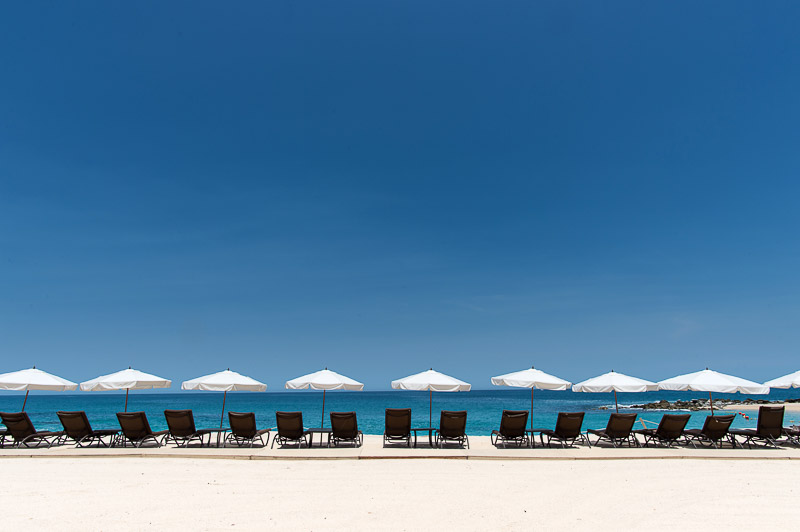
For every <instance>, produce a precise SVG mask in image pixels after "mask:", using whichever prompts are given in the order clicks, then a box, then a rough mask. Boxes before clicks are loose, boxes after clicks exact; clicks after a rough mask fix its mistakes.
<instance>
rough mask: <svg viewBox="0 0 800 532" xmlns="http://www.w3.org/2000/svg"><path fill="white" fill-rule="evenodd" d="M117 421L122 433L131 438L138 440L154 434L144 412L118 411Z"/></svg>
mask: <svg viewBox="0 0 800 532" xmlns="http://www.w3.org/2000/svg"><path fill="white" fill-rule="evenodd" d="M117 421H119V428H120V429H122V434H124V435H125V437H126V438H128V439H129V440H133V441H137V440H141V439H142V438H144V437H145V436H149V435H151V434H153V431H152V430H150V423H148V422H147V414H145V413H144V412H117Z"/></svg>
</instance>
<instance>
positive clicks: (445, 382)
mask: <svg viewBox="0 0 800 532" xmlns="http://www.w3.org/2000/svg"><path fill="white" fill-rule="evenodd" d="M392 388H394V389H395V390H416V391H425V390H428V392H429V394H428V400H429V405H430V406H429V412H428V423H429V424H432V423H433V392H468V391H470V389H471V388H472V385H471V384H469V383H466V382H464V381H460V380H458V379H456V378H454V377H451V376H449V375H445V374H444V373H439V372H438V371H434V370H433V368H431V369H429V370H428V371H423V372H422V373H417V374H414V375H409V376H408V377H405V378H403V379H397V380H396V381H392Z"/></svg>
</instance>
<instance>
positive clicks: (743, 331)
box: [0, 1, 800, 389]
mask: <svg viewBox="0 0 800 532" xmlns="http://www.w3.org/2000/svg"><path fill="white" fill-rule="evenodd" d="M798 16H800V7H799V6H798V5H797V4H795V3H790V2H775V3H770V4H769V5H764V4H754V3H752V2H736V1H734V2H729V1H726V2H704V3H702V4H700V5H698V4H696V3H693V2H677V3H676V2H646V3H642V2H602V3H599V2H589V1H585V2H578V1H576V2H562V1H553V2H504V3H502V5H497V4H488V3H480V2H469V1H468V2H436V3H435V5H431V3H429V2H394V3H389V4H387V3H385V2H368V1H363V2H353V1H344V2H336V3H331V2H303V3H302V4H298V3H296V2H270V3H261V2H236V3H234V4H229V5H225V6H222V5H220V4H217V3H211V2H184V3H179V2H170V3H168V5H164V3H163V2H150V3H148V2H136V3H108V2H83V3H77V4H72V3H71V4H68V5H67V4H60V3H38V4H36V5H31V3H19V4H17V5H4V6H2V8H0V70H1V71H2V73H3V74H2V83H0V249H2V255H1V256H0V353H2V356H1V357H0V360H2V364H0V371H12V370H15V369H19V368H22V367H29V366H31V365H33V364H36V365H37V366H38V367H41V368H43V369H46V370H48V371H52V372H54V373H57V374H60V375H62V376H64V377H67V378H71V379H73V380H86V379H89V378H92V377H95V376H97V375H99V374H102V373H108V372H111V371H115V370H117V369H121V368H123V367H127V366H128V365H133V366H134V367H137V368H139V369H142V370H145V371H151V372H154V373H158V374H161V375H163V376H166V377H170V378H173V379H174V380H175V381H180V380H183V379H187V378H191V377H195V376H197V375H200V374H204V373H208V372H212V371H217V370H219V369H224V368H226V367H231V368H232V369H235V370H237V371H240V372H242V373H246V374H249V375H251V376H253V377H255V378H259V379H261V380H264V381H265V382H267V383H268V384H269V385H270V388H272V389H277V388H281V387H282V386H283V382H284V381H285V380H287V379H289V378H293V377H296V376H298V375H300V374H304V373H307V372H310V371H314V370H316V369H320V368H321V367H324V366H328V367H329V368H331V369H335V370H337V371H340V372H342V373H345V374H347V375H349V376H351V377H353V378H356V379H359V380H361V381H363V382H365V383H366V384H367V387H368V389H383V388H387V387H388V385H389V381H390V380H391V379H393V378H399V377H403V376H406V375H409V374H411V373H416V372H418V371H421V370H423V369H427V368H428V367H430V366H433V367H435V368H436V369H439V370H441V371H444V372H446V373H450V374H452V375H454V376H457V377H460V378H463V379H465V380H468V381H470V382H472V383H473V384H474V385H475V386H476V387H481V388H483V387H489V382H488V379H489V377H490V376H492V375H496V374H499V373H504V372H507V371H513V370H516V369H522V368H524V367H528V366H530V365H531V364H535V365H536V366H537V367H539V368H541V369H544V370H545V371H549V372H552V373H555V374H557V375H559V376H562V377H564V378H567V379H571V380H573V381H578V380H581V379H583V378H587V377H591V376H594V375H596V374H599V373H602V372H605V371H608V370H610V369H612V368H613V369H615V370H617V371H623V372H626V373H630V374H633V375H637V376H641V377H645V378H651V379H663V378H667V377H671V376H673V375H676V374H678V373H685V372H689V371H695V370H699V369H702V368H704V367H706V366H709V367H711V368H713V369H717V370H719V371H724V372H728V373H734V374H738V375H740V376H743V377H749V378H753V379H756V380H766V379H768V378H772V377H776V376H778V375H782V374H784V373H788V372H790V371H795V370H797V369H798V367H800V361H798V353H799V352H800V349H799V348H800V327H798V319H800V308H799V307H798V295H800V294H799V292H800V290H799V289H800V281H799V280H798V268H799V267H800V240H799V239H798V236H797V235H798V227H799V224H800V214H799V213H800V209H798V200H800V181H798V175H800V150H798V146H800V126H799V124H800V98H798V94H800V55H798V54H797V53H796V52H797V50H798V49H800V32H797V27H796V21H797V20H798Z"/></svg>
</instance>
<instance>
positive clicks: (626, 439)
mask: <svg viewBox="0 0 800 532" xmlns="http://www.w3.org/2000/svg"><path fill="white" fill-rule="evenodd" d="M636 417H637V414H620V413H613V414H611V415H610V416H609V418H608V424H607V425H606V428H604V429H588V430H587V431H586V441H587V442H589V445H590V446H591V445H594V446H595V447H597V446H598V444H599V443H600V442H601V441H605V442H608V443H610V444H611V446H612V447H614V448H616V447H618V446H622V445H624V444H627V445H628V447H639V446H640V444H639V440H637V439H636V436H635V435H634V433H633V424H634V423H636ZM626 419H627V420H632V421H631V426H630V429H628V431H627V432H628V433H627V434H625V435H620V434H615V430H614V429H612V427H611V425H612V422H613V421H614V420H626ZM620 432H624V431H620ZM589 434H593V435H594V436H597V439H596V440H595V441H594V444H592V441H591V440H590V439H589Z"/></svg>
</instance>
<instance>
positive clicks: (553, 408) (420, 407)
mask: <svg viewBox="0 0 800 532" xmlns="http://www.w3.org/2000/svg"><path fill="white" fill-rule="evenodd" d="M798 396H800V390H773V391H772V392H771V393H770V394H769V395H761V396H752V398H753V399H769V400H782V399H788V398H796V397H798ZM707 397H708V394H706V393H693V392H666V391H662V392H647V393H636V394H625V393H621V394H618V399H619V403H620V405H630V404H641V403H646V402H651V401H657V400H660V399H666V400H668V401H675V400H678V399H681V400H688V399H693V398H699V399H705V398H707ZM746 397H748V396H745V395H739V394H735V395H729V394H719V395H715V396H714V399H715V400H716V399H726V398H727V399H745V398H746ZM22 400H23V395H20V394H17V393H10V392H3V393H1V394H0V411H3V412H18V411H19V409H20V408H21V406H22ZM124 403H125V394H124V393H116V392H87V393H71V394H44V393H41V392H38V393H37V392H31V393H30V395H29V397H28V404H27V406H26V408H25V410H26V411H27V412H28V414H29V415H30V417H31V420H32V421H33V423H34V425H35V426H36V428H37V429H39V430H48V429H60V427H61V425H60V423H59V421H58V417H57V416H56V411H57V410H85V411H86V413H87V414H88V416H89V420H90V421H91V422H92V425H93V427H94V428H118V424H117V420H116V417H115V413H116V412H119V411H122V409H123V406H124ZM602 406H610V407H611V410H610V411H609V410H601V409H600V407H602ZM613 406H614V396H613V394H589V393H573V392H570V391H567V392H553V391H539V390H537V391H536V392H535V405H534V425H535V426H536V427H537V428H538V427H542V428H551V427H553V426H554V425H555V421H556V416H557V414H558V412H560V411H563V412H579V411H585V412H586V418H585V421H584V428H602V427H605V425H606V422H607V421H608V414H609V412H611V411H613ZM171 408H191V409H192V410H193V411H194V416H195V423H196V424H197V426H198V428H203V427H209V428H212V427H218V426H219V421H220V413H221V410H222V393H219V392H177V393H147V392H131V394H130V398H129V403H128V410H131V411H134V410H144V411H145V412H146V413H147V417H148V419H149V421H150V425H151V426H152V428H153V429H154V430H157V429H164V428H166V424H165V421H164V415H163V411H164V410H165V409H171ZM385 408H411V411H412V418H413V423H414V426H428V392H408V391H401V390H392V391H383V392H343V391H342V392H339V391H336V392H328V393H327V395H326V403H325V411H326V417H327V412H330V411H331V410H333V411H356V412H357V413H358V424H359V428H360V429H361V430H362V431H364V433H366V434H381V433H382V432H383V423H384V409H385ZM529 408H530V391H529V390H525V389H516V388H498V389H496V390H476V391H471V392H463V393H434V394H433V419H434V421H433V425H434V426H438V424H439V422H438V415H439V411H440V410H467V411H468V412H469V414H468V416H467V432H468V433H469V434H470V435H488V434H489V433H490V432H491V431H492V430H493V429H496V428H497V427H498V425H499V423H500V415H501V413H502V411H503V409H509V410H527V409H529ZM226 410H232V411H235V412H255V413H256V420H257V423H258V425H259V426H260V427H273V426H275V411H276V410H291V411H295V410H300V411H302V412H303V421H304V423H305V425H306V426H307V427H318V426H319V424H320V418H321V413H322V392H317V391H294V392H265V393H247V392H239V393H229V394H228V398H227V404H226ZM620 411H631V412H633V411H634V410H627V409H625V408H620ZM638 412H639V414H640V417H641V418H643V419H645V420H647V421H651V422H653V424H655V423H657V422H658V420H659V419H660V418H661V415H662V414H663V412H659V411H647V412H645V411H638ZM745 413H746V414H748V415H750V419H749V420H747V419H745V418H744V417H742V416H737V418H736V422H735V423H734V426H735V427H741V428H745V427H755V422H756V412H745ZM708 414H709V412H707V411H703V412H695V413H693V414H692V419H691V421H690V423H689V427H700V426H702V424H703V420H704V419H705V417H706V416H707V415H708ZM785 421H786V423H785V424H787V425H788V424H796V423H800V413H796V412H787V414H786V420H785ZM225 425H226V426H227V419H226V420H225ZM325 426H330V420H329V419H326V420H325ZM639 426H641V424H639Z"/></svg>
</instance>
